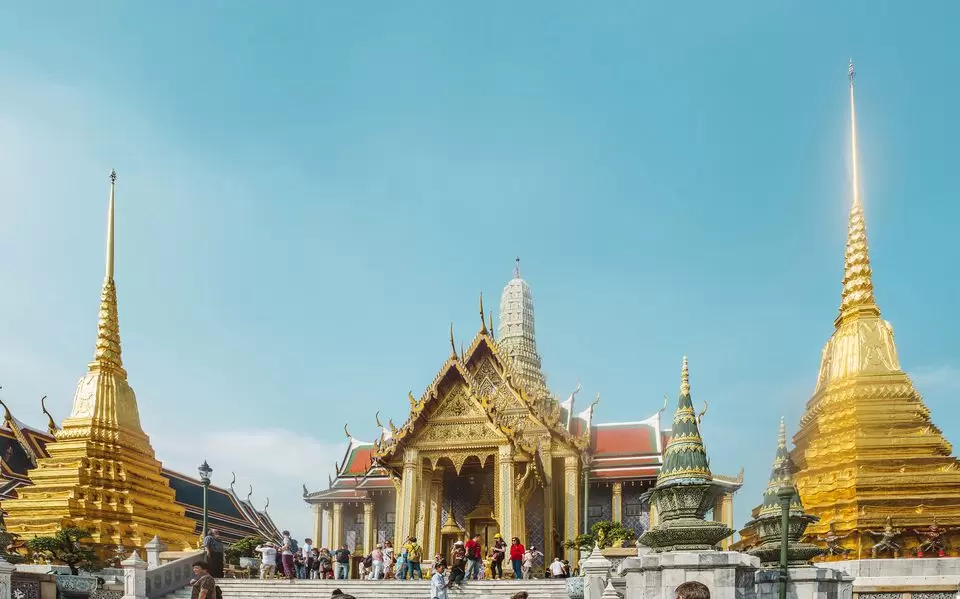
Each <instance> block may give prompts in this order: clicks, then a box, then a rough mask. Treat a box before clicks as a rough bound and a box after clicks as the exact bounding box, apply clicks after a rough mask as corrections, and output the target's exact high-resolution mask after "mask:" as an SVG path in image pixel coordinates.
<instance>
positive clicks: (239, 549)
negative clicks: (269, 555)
mask: <svg viewBox="0 0 960 599" xmlns="http://www.w3.org/2000/svg"><path fill="white" fill-rule="evenodd" d="M263 542H264V541H263V539H262V538H260V537H245V538H243V539H240V540H239V541H237V542H236V543H234V544H233V545H230V546H229V547H228V548H227V550H226V552H225V555H224V557H226V559H227V563H228V564H231V565H234V566H240V567H241V568H244V569H246V570H252V569H255V568H258V567H259V565H260V561H261V560H260V559H259V558H258V557H257V556H258V554H257V546H258V545H262V544H263Z"/></svg>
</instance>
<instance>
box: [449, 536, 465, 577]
mask: <svg viewBox="0 0 960 599" xmlns="http://www.w3.org/2000/svg"><path fill="white" fill-rule="evenodd" d="M450 564H451V568H450V585H457V586H458V587H459V586H460V585H461V584H463V578H464V576H465V575H466V571H467V550H466V549H464V547H463V541H457V542H455V543H454V544H453V551H451V552H450Z"/></svg>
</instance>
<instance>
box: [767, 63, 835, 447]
mask: <svg viewBox="0 0 960 599" xmlns="http://www.w3.org/2000/svg"><path fill="white" fill-rule="evenodd" d="M850 65H851V66H853V63H850ZM777 448H778V449H786V448H787V425H786V423H785V422H784V420H783V416H781V417H780V436H779V437H778V438H777Z"/></svg>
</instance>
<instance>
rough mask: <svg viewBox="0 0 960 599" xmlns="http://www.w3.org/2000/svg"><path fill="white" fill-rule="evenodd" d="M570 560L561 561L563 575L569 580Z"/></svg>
mask: <svg viewBox="0 0 960 599" xmlns="http://www.w3.org/2000/svg"><path fill="white" fill-rule="evenodd" d="M534 561H536V556H534ZM570 574H571V572H570V560H563V575H564V576H565V577H566V578H570Z"/></svg>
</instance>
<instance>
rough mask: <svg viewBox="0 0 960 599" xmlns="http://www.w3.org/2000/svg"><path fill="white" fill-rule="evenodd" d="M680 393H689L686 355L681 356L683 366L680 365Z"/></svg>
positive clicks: (688, 371) (688, 372) (688, 370)
mask: <svg viewBox="0 0 960 599" xmlns="http://www.w3.org/2000/svg"><path fill="white" fill-rule="evenodd" d="M680 395H690V369H689V368H687V357H686V356H684V357H683V366H681V367H680Z"/></svg>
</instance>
